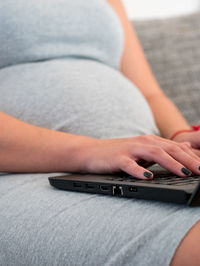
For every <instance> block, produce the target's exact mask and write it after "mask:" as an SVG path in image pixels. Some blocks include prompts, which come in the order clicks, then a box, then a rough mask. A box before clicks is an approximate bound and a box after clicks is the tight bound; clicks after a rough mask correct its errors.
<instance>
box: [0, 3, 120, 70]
mask: <svg viewBox="0 0 200 266" xmlns="http://www.w3.org/2000/svg"><path fill="white" fill-rule="evenodd" d="M0 36H1V40H0V68H4V67H7V66H9V65H15V64H21V63H27V62H36V61H43V60H49V59H55V58H67V57H78V58H88V59H94V60H97V61H100V62H103V63H104V64H107V65H110V66H112V67H113V68H116V69H118V68H119V65H120V59H121V55H122V50H123V30H122V27H121V23H120V21H119V19H118V17H117V15H116V13H115V12H114V10H113V9H112V7H111V6H110V5H109V4H108V3H107V2H106V0H84V1H83V0H73V1H72V0H48V1H46V0H28V1H27V0H6V1H0Z"/></svg>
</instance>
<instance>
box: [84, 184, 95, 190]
mask: <svg viewBox="0 0 200 266" xmlns="http://www.w3.org/2000/svg"><path fill="white" fill-rule="evenodd" d="M85 186H86V188H88V189H93V188H94V186H93V185H91V184H86V185H85Z"/></svg>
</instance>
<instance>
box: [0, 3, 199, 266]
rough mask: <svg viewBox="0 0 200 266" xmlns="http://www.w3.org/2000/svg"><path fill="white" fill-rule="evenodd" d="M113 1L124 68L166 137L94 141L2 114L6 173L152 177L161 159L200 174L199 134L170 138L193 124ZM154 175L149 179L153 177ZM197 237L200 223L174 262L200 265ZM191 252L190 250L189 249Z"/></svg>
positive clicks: (0, 163) (0, 147) (0, 140)
mask: <svg viewBox="0 0 200 266" xmlns="http://www.w3.org/2000/svg"><path fill="white" fill-rule="evenodd" d="M108 2H109V4H110V5H111V6H112V7H113V9H114V10H115V11H116V14H117V15H118V16H119V19H120V21H121V23H122V26H123V29H124V37H125V45H124V52H123V56H122V61H121V69H120V71H121V72H122V73H123V74H124V76H126V77H127V78H128V79H130V80H131V81H132V82H133V83H134V84H135V85H136V86H137V87H138V89H139V90H140V91H141V92H142V94H143V95H144V97H145V98H146V100H147V102H148V103H149V106H150V107H151V109H152V112H153V115H154V118H155V122H156V124H157V127H158V128H159V130H160V133H161V137H157V136H154V135H145V136H137V137H132V138H131V137H130V138H117V139H95V138H91V137H87V136H79V135H75V134H69V133H66V132H59V131H55V130H51V129H47V128H41V127H37V126H35V125H32V124H29V123H25V122H23V121H21V120H19V119H17V118H15V117H12V116H10V115H8V114H5V113H2V112H0V171H1V172H4V171H5V172H7V171H8V172H59V171H60V172H65V171H66V172H82V173H85V172H89V173H90V172H93V173H115V172H119V171H125V172H127V173H129V174H131V175H134V176H135V177H136V178H142V179H147V178H146V177H145V176H144V172H149V173H151V172H150V171H149V170H147V169H146V168H144V167H147V166H148V165H151V164H152V163H154V162H157V163H159V164H160V165H161V166H163V167H164V168H166V169H168V170H170V171H172V172H174V173H176V174H177V175H179V176H185V174H183V172H182V171H181V169H182V168H183V167H185V168H188V169H189V170H191V171H192V172H194V173H196V174H200V171H199V170H198V167H199V166H200V157H199V155H200V154H199V148H200V134H199V133H197V134H194V133H187V134H180V136H177V137H176V138H175V139H174V141H171V140H169V138H170V136H171V135H172V134H173V133H174V132H176V131H177V130H180V129H188V128H190V126H189V124H188V123H187V121H186V120H185V118H184V117H183V116H182V114H181V113H180V112H179V110H178V109H177V108H176V106H175V105H174V104H173V103H172V102H171V100H170V99H168V98H167V97H166V95H164V93H163V91H162V89H161V88H160V87H159V85H158V83H157V81H156V80H155V77H154V76H153V73H152V71H151V69H150V67H149V65H148V62H147V60H146V58H145V55H144V52H143V50H142V47H141V45H140V43H139V40H138V38H137V35H136V33H135V31H134V29H133V28H132V26H131V24H130V22H129V21H128V18H127V16H126V13H125V11H124V8H123V5H122V3H121V2H120V1H119V0H109V1H108ZM144 77H145V79H144ZM166 110H167V114H168V115H167V117H166V116H165V114H166ZM133 123H134V121H133ZM143 166H144V167H143ZM151 174H152V175H151V177H150V179H152V178H153V173H151ZM198 239H200V234H199V225H195V226H194V227H193V228H192V230H191V231H190V232H189V233H188V235H187V236H185V238H184V240H183V242H182V243H181V244H180V246H179V247H178V249H177V252H176V254H175V256H174V260H173V261H172V264H171V265H172V266H174V265H175V266H177V265H197V264H195V261H196V262H198V261H199V257H198V256H199V255H198V252H199V249H198V245H196V243H197V240H198ZM193 247H195V248H193ZM188 250H189V251H191V252H186V251H188ZM186 253H187V256H186ZM189 262H190V264H187V263H189ZM183 263H185V264H183ZM191 263H192V264H191ZM193 263H194V264H193Z"/></svg>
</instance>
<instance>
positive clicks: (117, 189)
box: [112, 186, 123, 196]
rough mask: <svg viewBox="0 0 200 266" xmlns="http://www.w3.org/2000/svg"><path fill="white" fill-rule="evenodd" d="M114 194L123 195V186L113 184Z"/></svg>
mask: <svg viewBox="0 0 200 266" xmlns="http://www.w3.org/2000/svg"><path fill="white" fill-rule="evenodd" d="M112 190H113V195H120V196H123V188H122V187H121V186H113V187H112Z"/></svg>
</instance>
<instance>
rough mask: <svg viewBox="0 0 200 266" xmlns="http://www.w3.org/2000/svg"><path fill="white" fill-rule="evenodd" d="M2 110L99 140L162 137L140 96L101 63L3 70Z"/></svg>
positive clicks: (0, 85)
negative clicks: (143, 136)
mask: <svg viewBox="0 0 200 266" xmlns="http://www.w3.org/2000/svg"><path fill="white" fill-rule="evenodd" d="M0 91H1V97H0V111H1V112H5V113H7V114H10V115H12V116H14V117H16V118H19V119H21V120H23V121H26V122H28V123H31V124H34V125H38V126H41V127H47V128H52V129H56V130H60V131H65V132H69V133H72V134H80V135H86V136H92V137H97V138H112V137H130V136H136V135H141V134H156V135H159V133H158V129H157V127H156V125H155V121H154V118H153V115H152V112H151V110H150V108H149V105H148V104H147V102H146V100H145V99H144V97H143V95H142V94H141V93H140V91H139V90H138V89H137V88H136V87H135V86H134V85H133V84H132V83H131V82H130V81H129V80H128V79H126V78H125V77H124V76H123V75H122V74H121V73H120V72H119V71H117V70H115V69H113V68H111V67H109V66H106V65H103V64H102V63H99V62H97V61H92V60H85V59H67V60H64V59H61V60H51V61H44V62H37V63H28V64H21V65H16V66H11V67H7V68H4V69H1V70H0Z"/></svg>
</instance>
